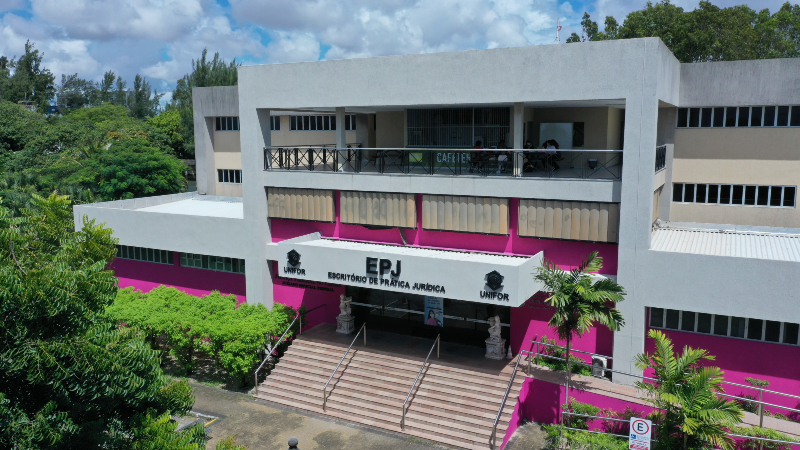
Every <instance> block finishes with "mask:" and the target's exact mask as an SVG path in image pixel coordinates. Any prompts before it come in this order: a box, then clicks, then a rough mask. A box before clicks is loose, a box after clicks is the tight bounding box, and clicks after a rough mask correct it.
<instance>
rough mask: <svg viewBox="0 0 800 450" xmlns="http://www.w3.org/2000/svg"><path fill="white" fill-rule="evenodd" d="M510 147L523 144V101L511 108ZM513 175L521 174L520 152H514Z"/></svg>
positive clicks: (518, 175)
mask: <svg viewBox="0 0 800 450" xmlns="http://www.w3.org/2000/svg"><path fill="white" fill-rule="evenodd" d="M511 112H512V115H511V142H512V145H511V148H514V149H521V148H522V146H523V142H522V137H523V134H524V133H523V131H522V127H523V123H524V121H523V119H524V115H525V103H522V102H516V103H514V107H513V108H511ZM513 157H514V176H515V177H521V176H522V153H514V155H513Z"/></svg>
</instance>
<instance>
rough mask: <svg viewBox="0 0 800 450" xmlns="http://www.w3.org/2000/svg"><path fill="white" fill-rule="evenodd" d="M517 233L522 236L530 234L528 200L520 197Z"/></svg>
mask: <svg viewBox="0 0 800 450" xmlns="http://www.w3.org/2000/svg"><path fill="white" fill-rule="evenodd" d="M517 233H519V235H520V236H530V235H529V234H528V201H527V200H524V199H520V201H519V212H518V213H517Z"/></svg>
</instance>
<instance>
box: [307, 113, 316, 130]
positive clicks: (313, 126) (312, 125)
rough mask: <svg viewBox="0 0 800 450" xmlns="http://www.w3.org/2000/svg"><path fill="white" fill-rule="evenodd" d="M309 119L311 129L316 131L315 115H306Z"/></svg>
mask: <svg viewBox="0 0 800 450" xmlns="http://www.w3.org/2000/svg"><path fill="white" fill-rule="evenodd" d="M308 117H309V120H311V131H317V116H308Z"/></svg>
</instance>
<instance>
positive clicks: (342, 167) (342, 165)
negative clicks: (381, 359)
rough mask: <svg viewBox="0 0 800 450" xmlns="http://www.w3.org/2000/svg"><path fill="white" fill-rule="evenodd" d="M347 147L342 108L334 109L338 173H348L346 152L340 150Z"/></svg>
mask: <svg viewBox="0 0 800 450" xmlns="http://www.w3.org/2000/svg"><path fill="white" fill-rule="evenodd" d="M345 147H347V136H346V134H345V129H344V107H338V108H336V148H338V149H340V150H339V167H338V168H337V171H338V172H348V171H349V170H348V167H349V165H348V164H347V151H346V150H341V149H343V148H345Z"/></svg>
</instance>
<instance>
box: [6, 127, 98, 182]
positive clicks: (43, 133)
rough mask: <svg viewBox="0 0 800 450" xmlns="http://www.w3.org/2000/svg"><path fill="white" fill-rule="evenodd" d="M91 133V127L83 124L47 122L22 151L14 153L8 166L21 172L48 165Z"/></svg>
mask: <svg viewBox="0 0 800 450" xmlns="http://www.w3.org/2000/svg"><path fill="white" fill-rule="evenodd" d="M91 135H92V129H91V128H90V127H88V126H86V125H84V124H75V123H68V122H63V121H59V122H56V123H54V124H48V126H46V127H43V128H42V129H41V130H40V131H39V132H38V133H37V134H36V135H34V136H32V138H31V139H30V140H29V141H28V142H27V143H26V144H25V148H23V149H22V151H19V152H17V153H15V154H14V157H13V159H11V160H10V161H9V163H8V168H9V169H11V170H14V171H17V172H21V171H23V170H29V169H33V170H39V169H42V168H45V167H48V166H49V165H51V164H53V163H54V162H55V161H57V160H58V159H59V158H61V157H62V155H63V154H65V153H67V152H68V151H69V150H70V149H74V148H76V147H78V146H80V145H81V144H82V143H83V142H84V141H85V140H86V139H87V138H88V137H90V136H91Z"/></svg>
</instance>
